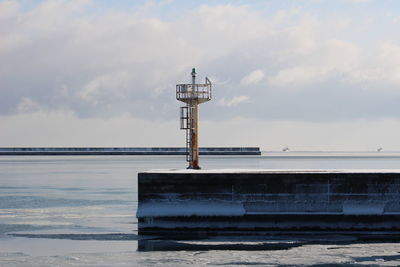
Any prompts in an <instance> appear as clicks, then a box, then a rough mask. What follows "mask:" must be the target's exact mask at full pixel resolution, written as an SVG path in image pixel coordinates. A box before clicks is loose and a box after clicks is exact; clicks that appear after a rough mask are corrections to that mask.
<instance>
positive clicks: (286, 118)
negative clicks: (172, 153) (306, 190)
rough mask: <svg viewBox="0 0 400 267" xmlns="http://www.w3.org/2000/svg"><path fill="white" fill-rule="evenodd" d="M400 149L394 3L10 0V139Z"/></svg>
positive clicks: (4, 29) (1, 114) (4, 41)
mask: <svg viewBox="0 0 400 267" xmlns="http://www.w3.org/2000/svg"><path fill="white" fill-rule="evenodd" d="M193 67H195V68H196V70H197V73H198V79H199V81H203V80H204V78H205V77H208V78H209V79H210V80H211V81H212V83H213V99H212V100H211V101H210V102H207V103H205V104H202V105H201V106H200V146H258V147H261V149H262V150H267V151H268V150H281V149H282V148H284V147H289V148H290V149H291V150H294V151H295V150H298V151H316V150H334V151H367V150H368V151H375V150H376V149H377V148H379V147H382V148H383V150H387V151H389V150H400V138H399V136H400V105H399V103H400V2H399V1H396V0H376V1H374V0H337V1H331V0H292V1H291V0H285V1H282V0H270V1H250V0H248V1H244V0H242V1H239V0H237V1H227V0H226V1H224V0H222V1H188V0H185V1H184V0H160V1H155V0H153V1H145V0H138V1H128V0H120V1H108V0H74V1H66V0H0V146H1V147H15V146H17V147H23V146H44V147H47V146H184V145H185V135H184V131H182V130H180V129H179V118H178V117H179V107H180V106H182V105H183V103H179V102H178V101H177V100H176V99H175V85H176V84H178V83H188V82H190V72H191V69H192V68H193Z"/></svg>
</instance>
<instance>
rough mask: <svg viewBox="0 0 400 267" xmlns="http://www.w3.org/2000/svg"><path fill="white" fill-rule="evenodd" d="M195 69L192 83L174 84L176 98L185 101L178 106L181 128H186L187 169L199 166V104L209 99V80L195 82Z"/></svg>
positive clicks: (192, 73) (198, 167)
mask: <svg viewBox="0 0 400 267" xmlns="http://www.w3.org/2000/svg"><path fill="white" fill-rule="evenodd" d="M196 74H197V73H196V69H194V68H193V69H192V72H191V75H192V83H188V84H177V85H176V99H177V100H179V101H182V102H184V103H186V106H183V107H181V108H180V122H181V129H182V130H186V161H188V162H189V166H188V169H200V166H199V104H201V103H204V102H207V101H210V100H211V81H210V80H209V79H208V78H207V77H206V79H205V83H196Z"/></svg>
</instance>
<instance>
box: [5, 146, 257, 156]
mask: <svg viewBox="0 0 400 267" xmlns="http://www.w3.org/2000/svg"><path fill="white" fill-rule="evenodd" d="M186 153H187V152H186V149H185V148H184V147H14V148H0V155H3V156H18V155H19V156H29V155H42V156H45V155H186ZM199 153H200V155H261V151H260V148H258V147H201V148H200V149H199Z"/></svg>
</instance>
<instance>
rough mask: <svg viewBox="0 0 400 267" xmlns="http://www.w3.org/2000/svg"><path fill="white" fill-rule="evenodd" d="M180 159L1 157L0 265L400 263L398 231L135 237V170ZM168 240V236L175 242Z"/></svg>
mask: <svg viewBox="0 0 400 267" xmlns="http://www.w3.org/2000/svg"><path fill="white" fill-rule="evenodd" d="M201 165H202V166H203V168H274V169H276V168H282V169H289V168H295V169H310V168H311V169H320V168H329V169H349V168H351V169H400V153H309V152H308V153H293V152H290V153H264V156H261V157H258V156H248V157H239V156H237V157H212V156H208V157H202V158H201ZM184 167H186V164H185V162H184V158H183V157H180V156H145V157H144V156H71V157H67V156H48V157H42V156H31V157H25V156H14V157H6V156H0V266H54V265H58V266H188V265H194V266H197V265H206V266H248V265H251V266H253V265H255V266H275V265H288V266H297V265H317V266H325V265H326V266H328V265H329V264H340V265H348V266H359V265H368V266H371V265H376V266H380V265H387V266H396V265H399V264H400V244H399V243H398V241H399V240H400V238H398V236H399V235H398V233H389V234H387V233H386V236H385V238H380V236H381V234H382V233H380V234H379V235H378V234H375V235H373V236H372V237H371V236H369V235H365V233H336V234H329V235H328V234H326V233H322V232H319V233H316V232H308V233H295V232H292V233H263V234H260V235H258V236H245V235H243V236H240V235H231V236H224V237H221V236H219V237H211V238H205V239H195V238H190V237H189V238H186V239H185V240H182V239H174V240H164V239H161V238H159V237H145V236H138V235H137V220H136V218H135V212H136V208H137V172H139V171H141V170H148V169H168V168H184ZM170 239H171V238H170Z"/></svg>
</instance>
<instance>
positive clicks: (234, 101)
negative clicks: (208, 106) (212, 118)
mask: <svg viewBox="0 0 400 267" xmlns="http://www.w3.org/2000/svg"><path fill="white" fill-rule="evenodd" d="M249 102H250V97H248V96H245V95H241V96H234V97H232V98H231V99H229V100H226V99H225V98H222V99H221V100H219V101H218V102H217V105H218V106H221V107H232V106H236V105H239V104H242V103H249Z"/></svg>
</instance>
